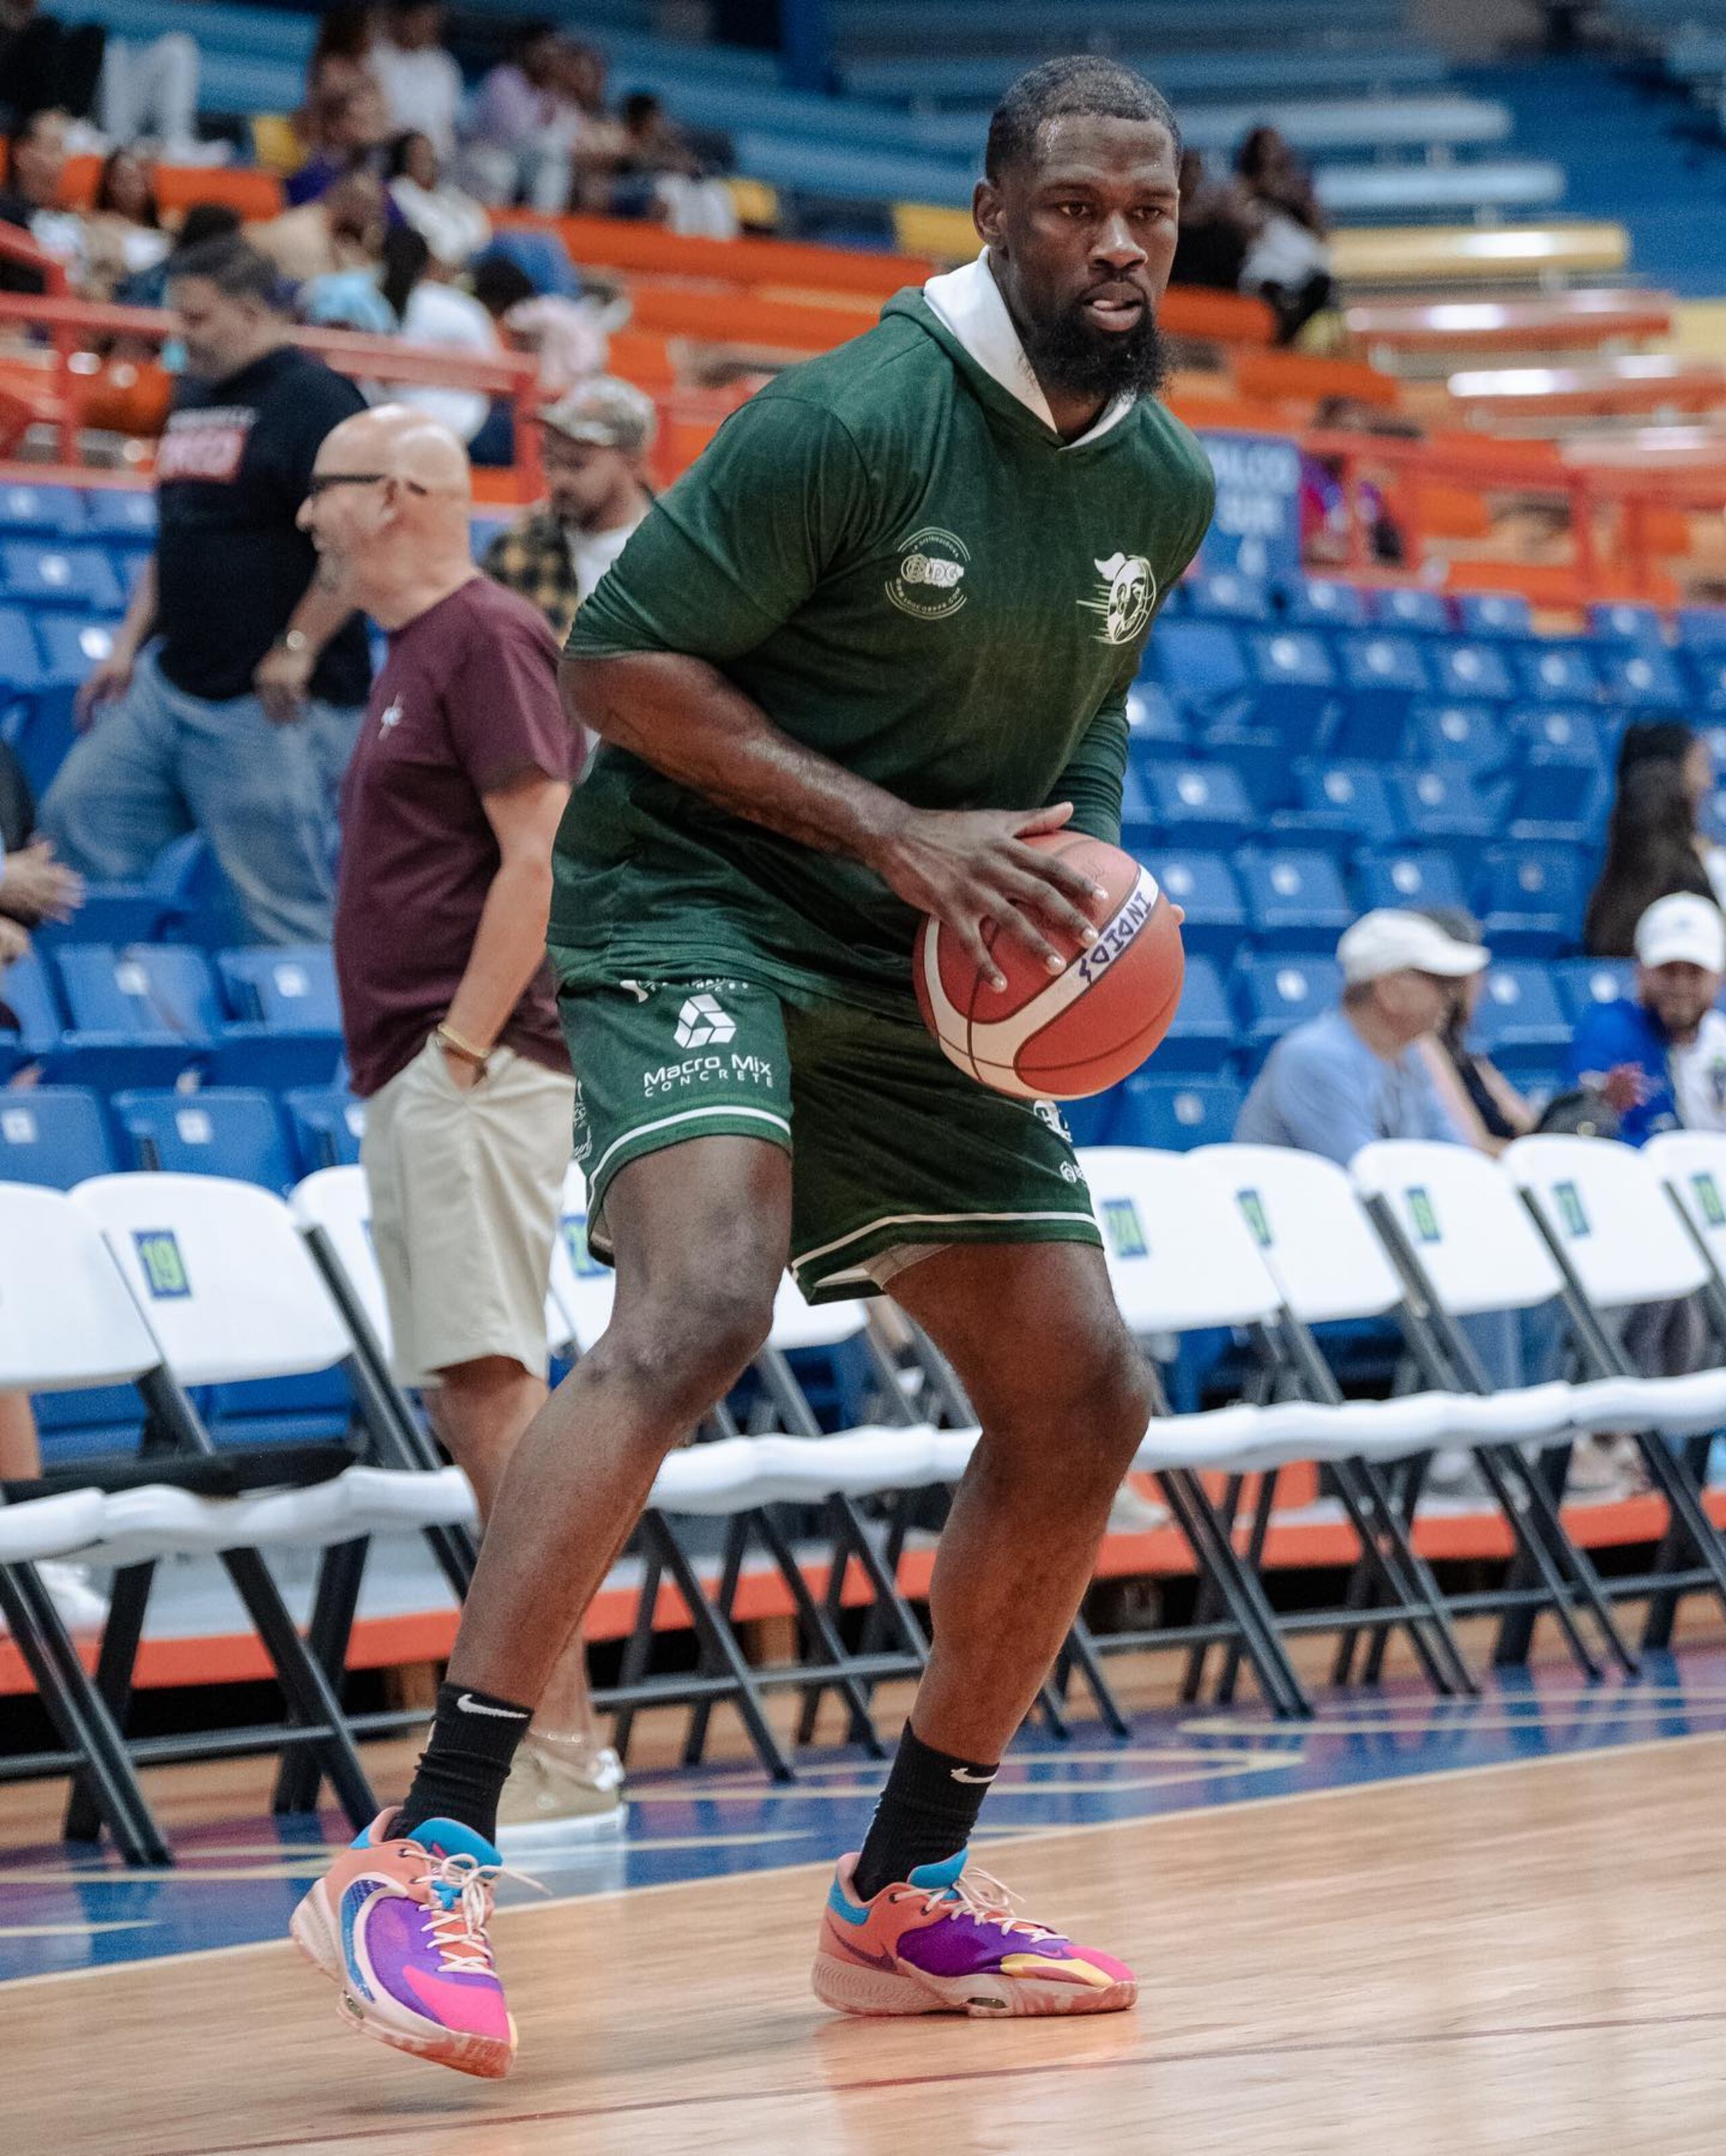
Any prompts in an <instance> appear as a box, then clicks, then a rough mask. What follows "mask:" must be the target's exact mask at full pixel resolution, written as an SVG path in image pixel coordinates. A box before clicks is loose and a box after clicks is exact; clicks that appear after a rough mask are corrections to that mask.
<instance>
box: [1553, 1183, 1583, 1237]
mask: <svg viewBox="0 0 1726 2156" xmlns="http://www.w3.org/2000/svg"><path fill="white" fill-rule="evenodd" d="M1552 1198H1553V1203H1554V1204H1555V1205H1556V1206H1557V1207H1558V1209H1559V1220H1560V1221H1561V1222H1562V1224H1563V1225H1564V1233H1565V1234H1566V1235H1571V1236H1575V1235H1589V1234H1590V1233H1591V1232H1592V1230H1591V1229H1590V1222H1589V1218H1588V1209H1587V1208H1586V1207H1585V1205H1584V1204H1583V1203H1582V1193H1580V1191H1579V1190H1578V1189H1577V1188H1576V1186H1575V1184H1574V1183H1554V1185H1553V1186H1552Z"/></svg>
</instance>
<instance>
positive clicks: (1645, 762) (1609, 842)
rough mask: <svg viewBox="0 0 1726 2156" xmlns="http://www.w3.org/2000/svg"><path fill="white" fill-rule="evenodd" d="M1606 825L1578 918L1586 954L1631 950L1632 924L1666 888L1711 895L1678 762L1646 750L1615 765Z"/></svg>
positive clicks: (1692, 803)
mask: <svg viewBox="0 0 1726 2156" xmlns="http://www.w3.org/2000/svg"><path fill="white" fill-rule="evenodd" d="M1620 773H1621V775H1620V778H1619V783H1618V793H1617V797H1616V799H1615V800H1614V802H1613V803H1612V814H1611V816H1610V819H1609V821H1608V823H1607V825H1606V856H1605V860H1604V861H1603V863H1602V864H1601V866H1600V877H1599V880H1597V881H1596V883H1595V887H1594V889H1593V891H1591V892H1590V894H1589V900H1588V906H1587V909H1586V911H1585V913H1584V915H1583V917H1582V947H1583V949H1584V950H1585V951H1586V952H1587V953H1588V955H1589V956H1590V957H1591V958H1628V957H1631V956H1632V955H1633V954H1634V952H1635V948H1636V927H1637V924H1638V922H1639V921H1641V919H1642V917H1643V916H1644V915H1645V914H1646V911H1647V910H1648V908H1649V907H1650V906H1652V905H1653V903H1654V901H1656V899H1658V898H1664V897H1666V896H1667V895H1668V893H1670V892H1672V891H1689V892H1692V893H1693V894H1694V895H1696V896H1698V897H1701V898H1710V897H1712V896H1713V884H1712V882H1711V880H1710V879H1709V876H1708V869H1707V868H1706V866H1705V865H1704V864H1703V851H1702V840H1701V836H1700V834H1699V833H1698V830H1697V828H1696V794H1695V793H1694V790H1693V786H1692V784H1691V783H1690V781H1689V779H1688V778H1687V777H1686V773H1685V767H1684V764H1683V763H1682V762H1680V761H1679V760H1677V758H1675V757H1669V756H1661V755H1648V756H1644V757H1641V759H1640V760H1635V759H1633V760H1632V761H1631V763H1630V764H1629V766H1628V767H1625V766H1623V765H1621V767H1620Z"/></svg>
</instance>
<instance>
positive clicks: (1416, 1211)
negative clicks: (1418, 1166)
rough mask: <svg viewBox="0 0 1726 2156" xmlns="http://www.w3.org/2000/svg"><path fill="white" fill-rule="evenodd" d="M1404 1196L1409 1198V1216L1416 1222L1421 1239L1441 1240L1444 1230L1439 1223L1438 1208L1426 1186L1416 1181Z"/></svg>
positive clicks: (1427, 1241) (1424, 1241)
mask: <svg viewBox="0 0 1726 2156" xmlns="http://www.w3.org/2000/svg"><path fill="white" fill-rule="evenodd" d="M1403 1196H1404V1197H1405V1199H1407V1200H1408V1209H1409V1218H1410V1220H1412V1221H1413V1222H1414V1224H1415V1234H1416V1235H1418V1236H1419V1237H1420V1240H1421V1241H1422V1242H1423V1243H1436V1242H1440V1241H1441V1240H1443V1230H1442V1229H1441V1228H1440V1226H1439V1224H1438V1212H1437V1209H1436V1207H1435V1206H1434V1204H1433V1203H1432V1199H1431V1194H1430V1193H1428V1192H1427V1190H1426V1189H1425V1187H1424V1186H1423V1185H1421V1184H1420V1183H1415V1184H1414V1185H1412V1186H1411V1187H1410V1188H1409V1189H1407V1190H1405V1191H1404V1193H1403Z"/></svg>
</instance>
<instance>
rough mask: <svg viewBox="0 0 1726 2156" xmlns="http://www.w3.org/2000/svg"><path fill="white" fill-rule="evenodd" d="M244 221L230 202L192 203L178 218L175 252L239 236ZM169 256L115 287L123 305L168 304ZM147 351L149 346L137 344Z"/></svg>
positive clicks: (157, 305) (188, 251) (146, 305)
mask: <svg viewBox="0 0 1726 2156" xmlns="http://www.w3.org/2000/svg"><path fill="white" fill-rule="evenodd" d="M243 225H244V219H243V218H241V216H240V213H239V211H238V210H237V209H235V208H234V206H233V204H232V203H215V202H197V203H193V205H192V207H191V208H190V209H188V210H187V213H186V214H185V216H184V217H182V218H181V220H180V229H179V231H178V232H177V234H175V235H174V247H175V249H176V250H177V252H180V253H186V254H189V253H190V251H191V250H192V249H193V248H194V247H199V246H202V245H203V242H204V241H205V240H207V239H237V238H238V237H239V234H240V231H241V229H242V228H243ZM171 260H172V256H171V255H166V254H165V255H164V256H163V257H162V260H161V261H160V262H158V263H157V264H156V266H155V267H154V268H153V269H142V270H140V271H139V272H138V273H137V274H136V275H135V276H131V277H128V278H126V280H125V281H124V282H123V283H122V284H121V285H119V286H117V287H116V290H115V294H114V296H115V298H116V300H118V301H119V302H120V304H121V305H122V306H127V307H165V306H166V305H167V271H168V264H169V262H170V261H171ZM140 349H141V350H144V351H148V350H150V349H153V348H152V347H140Z"/></svg>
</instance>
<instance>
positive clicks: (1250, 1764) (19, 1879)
mask: <svg viewBox="0 0 1726 2156" xmlns="http://www.w3.org/2000/svg"><path fill="white" fill-rule="evenodd" d="M1645 1671H1646V1674H1645V1675H1644V1676H1643V1677H1642V1679H1641V1681H1637V1682H1634V1683H1626V1682H1623V1681H1606V1682H1605V1683H1603V1684H1600V1685H1595V1686H1590V1685H1587V1684H1585V1683H1582V1682H1581V1681H1579V1680H1577V1679H1576V1678H1575V1677H1574V1676H1572V1675H1571V1674H1570V1673H1569V1671H1564V1670H1556V1669H1554V1670H1548V1671H1540V1672H1539V1673H1537V1674H1531V1673H1529V1672H1528V1671H1520V1670H1508V1671H1493V1672H1492V1673H1491V1674H1490V1676H1488V1677H1487V1680H1486V1690H1485V1691H1484V1693H1483V1694H1482V1697H1481V1698H1479V1699H1478V1700H1435V1699H1434V1698H1432V1697H1431V1695H1430V1694H1428V1693H1425V1692H1424V1691H1421V1690H1420V1689H1418V1688H1416V1687H1414V1686H1405V1687H1395V1686H1387V1687H1386V1688H1384V1690H1383V1691H1366V1690H1354V1691H1338V1692H1331V1693H1321V1694H1320V1695H1319V1696H1318V1700H1317V1702H1316V1705H1317V1709H1318V1712H1317V1716H1316V1718H1315V1720H1314V1721H1312V1722H1307V1723H1300V1722H1276V1721H1274V1720H1273V1719H1271V1717H1270V1716H1269V1715H1267V1714H1266V1713H1264V1712H1261V1711H1260V1710H1258V1709H1256V1708H1255V1707H1241V1708H1235V1709H1218V1708H1213V1707H1201V1708H1184V1709H1179V1710H1174V1711H1169V1712H1158V1713H1156V1714H1145V1715H1141V1716H1139V1717H1138V1718H1137V1720H1136V1721H1135V1722H1134V1725H1133V1735H1132V1737H1131V1738H1130V1739H1128V1740H1125V1741H1123V1742H1121V1743H1116V1742H1114V1741H1113V1740H1112V1739H1111V1738H1108V1737H1107V1735H1106V1734H1105V1733H1104V1732H1102V1730H1101V1729H1100V1728H1097V1727H1091V1726H1087V1725H1080V1726H1078V1727H1077V1728H1076V1733H1075V1736H1074V1738H1073V1741H1072V1742H1071V1743H1070V1744H1058V1743H1053V1742H1052V1741H1051V1740H1050V1738H1047V1737H1046V1736H1045V1735H1044V1734H1042V1733H1041V1732H1040V1731H1030V1732H1027V1733H1026V1734H1025V1736H1024V1737H1023V1738H1021V1739H1020V1741H1019V1742H1018V1743H1016V1744H1015V1746H1014V1748H1013V1750H1012V1752H1011V1753H1010V1754H1009V1758H1008V1762H1007V1764H1006V1766H1005V1767H1004V1768H1003V1771H1002V1774H1001V1778H1000V1779H999V1782H998V1783H997V1784H996V1785H995V1787H994V1789H993V1790H992V1791H991V1793H990V1796H989V1808H988V1810H987V1811H986V1812H985V1814H984V1825H983V1828H982V1830H981V1832H980V1834H979V1840H981V1841H994V1840H1004V1839H1009V1838H1011V1837H1013V1836H1015V1835H1024V1834H1028V1833H1046V1832H1049V1831H1050V1830H1055V1829H1059V1828H1062V1827H1070V1826H1098V1825H1109V1824H1111V1823H1112V1822H1117V1821H1122V1820H1142V1819H1150V1818H1157V1817H1166V1816H1169V1815H1174V1814H1177V1813H1181V1812H1189V1811H1196V1810H1200V1809H1205V1808H1207V1807H1211V1806H1215V1805H1222V1804H1241V1803H1243V1802H1246V1801H1249V1800H1252V1799H1264V1798H1267V1797H1279V1796H1290V1795H1294V1794H1307V1793H1310V1792H1312V1791H1318V1790H1325V1789H1349V1788H1358V1787H1360V1786H1363V1785H1364V1784H1370V1783H1374V1782H1384V1781H1397V1780H1402V1779H1409V1778H1412V1777H1415V1776H1420V1775H1427V1774H1445V1773H1449V1772H1455V1771H1456V1770H1458V1769H1461V1768H1481V1767H1490V1766H1494V1765H1502V1764H1509V1763H1517V1762H1520V1761H1527V1760H1535V1759H1551V1758H1562V1757H1564V1756H1565V1755H1566V1754H1570V1753H1586V1752H1593V1751H1600V1750H1605V1749H1610V1748H1612V1747H1614V1746H1616V1745H1622V1744H1634V1743H1649V1742H1657V1741H1660V1740H1662V1739H1667V1738H1680V1737H1693V1736H1698V1735H1707V1734H1721V1733H1726V1650H1703V1651H1689V1650H1687V1651H1686V1652H1685V1654H1684V1655H1682V1659H1680V1658H1677V1657H1674V1656H1671V1655H1650V1656H1648V1657H1647V1659H1646V1664H1645ZM799 1773H800V1774H801V1776H802V1779H801V1780H800V1781H799V1784H796V1785H794V1786H793V1787H792V1788H790V1789H780V1788H776V1787H774V1786H773V1784H769V1783H768V1782H766V1781H765V1780H764V1779H763V1778H762V1776H761V1775H760V1774H758V1772H757V1771H756V1770H755V1769H754V1768H747V1767H741V1766H740V1767H735V1768H730V1767H727V1768H699V1769H696V1770H693V1771H689V1772H673V1773H665V1774H645V1775H641V1776H640V1777H637V1778H634V1779H632V1780H631V1783H630V1788H629V1794H630V1800H631V1801H630V1811H629V1828H628V1831H627V1832H626V1833H625V1834H624V1835H614V1836H611V1837H609V1838H608V1839H606V1840H589V1841H588V1842H587V1843H586V1844H584V1845H581V1844H578V1845H574V1846H573V1848H572V1849H571V1850H570V1851H568V1852H566V1853H564V1854H562V1855H561V1856H536V1857H535V1858H534V1859H533V1861H532V1863H531V1864H530V1863H527V1862H524V1863H523V1866H522V1869H523V1870H526V1871H532V1873H533V1875H534V1876H536V1877H537V1879H539V1880H540V1881H542V1882H543V1884H544V1885H545V1886H547V1887H549V1888H550V1890H551V1891H552V1893H553V1894H554V1895H556V1896H558V1897H580V1896H583V1895H590V1894H600V1893H614V1892H624V1891H628V1890H629V1889H630V1888H633V1887H641V1886H665V1885H669V1884H673V1883H675V1882H676V1881H685V1880H696V1879H713V1878H723V1877H736V1876H741V1875H742V1874H745V1873H748V1872H755V1871H777V1870H780V1869H782V1868H783V1867H784V1866H789V1865H794V1864H803V1863H809V1862H820V1861H825V1860H827V1859H830V1858H831V1857H833V1856H835V1855H837V1854H838V1853H839V1852H840V1851H842V1850H845V1849H855V1847H857V1845H859V1843H860V1841H861V1840H862V1836H863V1832H864V1830H865V1828H866V1825H868V1821H869V1817H870V1814H871V1810H872V1809H873V1808H874V1804H875V1798H876V1792H877V1791H878V1790H879V1789H880V1787H881V1781H882V1779H883V1778H884V1775H885V1774H886V1768H885V1767H884V1766H882V1765H881V1764H880V1763H871V1762H868V1761H861V1760H858V1759H856V1758H854V1757H850V1756H847V1755H845V1754H843V1753H827V1754H824V1755H821V1756H819V1757H817V1758H812V1759H810V1760H809V1762H808V1763H807V1764H806V1765H800V1766H799ZM343 1838H344V1837H343V1835H342V1825H341V1822H340V1820H337V1819H336V1818H335V1817H334V1816H333V1815H324V1816H322V1817H321V1818H318V1819H306V1820H274V1819H270V1818H263V1819H248V1820H237V1821H235V1822H234V1823H233V1824H232V1825H227V1826H223V1827H221V1828H214V1829H210V1828H207V1829H203V1830H199V1831H198V1832H196V1833H191V1834H186V1835H177V1836H176V1837H174V1850H175V1854H176V1856H177V1858H178V1859H179V1862H178V1864H177V1867H176V1868H175V1870H173V1871H171V1872H164V1873H159V1874H158V1873H146V1874H138V1873H133V1872H128V1871H125V1870H124V1869H123V1868H122V1867H121V1866H120V1865H118V1864H117V1863H116V1861H114V1860H113V1859H112V1858H111V1857H110V1856H107V1855H106V1854H105V1853H85V1854H81V1855H77V1856H73V1855H69V1853H68V1851H67V1849H66V1847H65V1845H64V1844H61V1843H59V1842H51V1843H46V1844H44V1845H41V1846H39V1847H37V1848H33V1849H18V1850H10V1851H0V1983H4V1982H7V1981H12V1980H17V1979H25V1978H29V1977H33V1976H42V1975H46V1974H57V1973H62V1972H66V1971H72V1970H78V1969H95V1968H104V1967H112V1966H115V1965H116V1964H118V1963H125V1962H131V1961H141V1960H148V1959H151V1958H154V1957H157V1956H159V1955H164V1954H177V1953H195V1952H197V1951H198V1950H199V1949H201V1948H210V1947H229V1946H241V1945H245V1944H248V1943H252V1942H254V1941H259V1940H268V1939H275V1938H280V1937H281V1936H282V1935H283V1933H285V1929H286V1927H287V1921H288V1917H289V1914H290V1911H291V1910H292V1908H293V1906H294V1904H295V1902H296V1901H297V1900H298V1899H299V1897H300V1896H301V1894H302V1893H303V1892H305V1890H306V1883H307V1881H309V1880H311V1879H313V1878H315V1877H316V1876H317V1874H318V1872H319V1871H320V1870H321V1868H322V1866H323V1865H324V1864H325V1862H326V1861H327V1857H328V1853H329V1851H330V1849H331V1847H332V1846H335V1845H339V1844H340V1842H341V1841H342V1839H343ZM502 1899H503V1900H504V1901H505V1902H506V1903H511V1902H517V1901H521V1902H530V1901H532V1900H534V1899H537V1897H535V1896H534V1895H533V1894H532V1892H531V1890H530V1889H528V1888H527V1887H525V1886H516V1884H515V1883H514V1882H511V1881H506V1883H505V1886H504V1891H503V1896H502Z"/></svg>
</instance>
